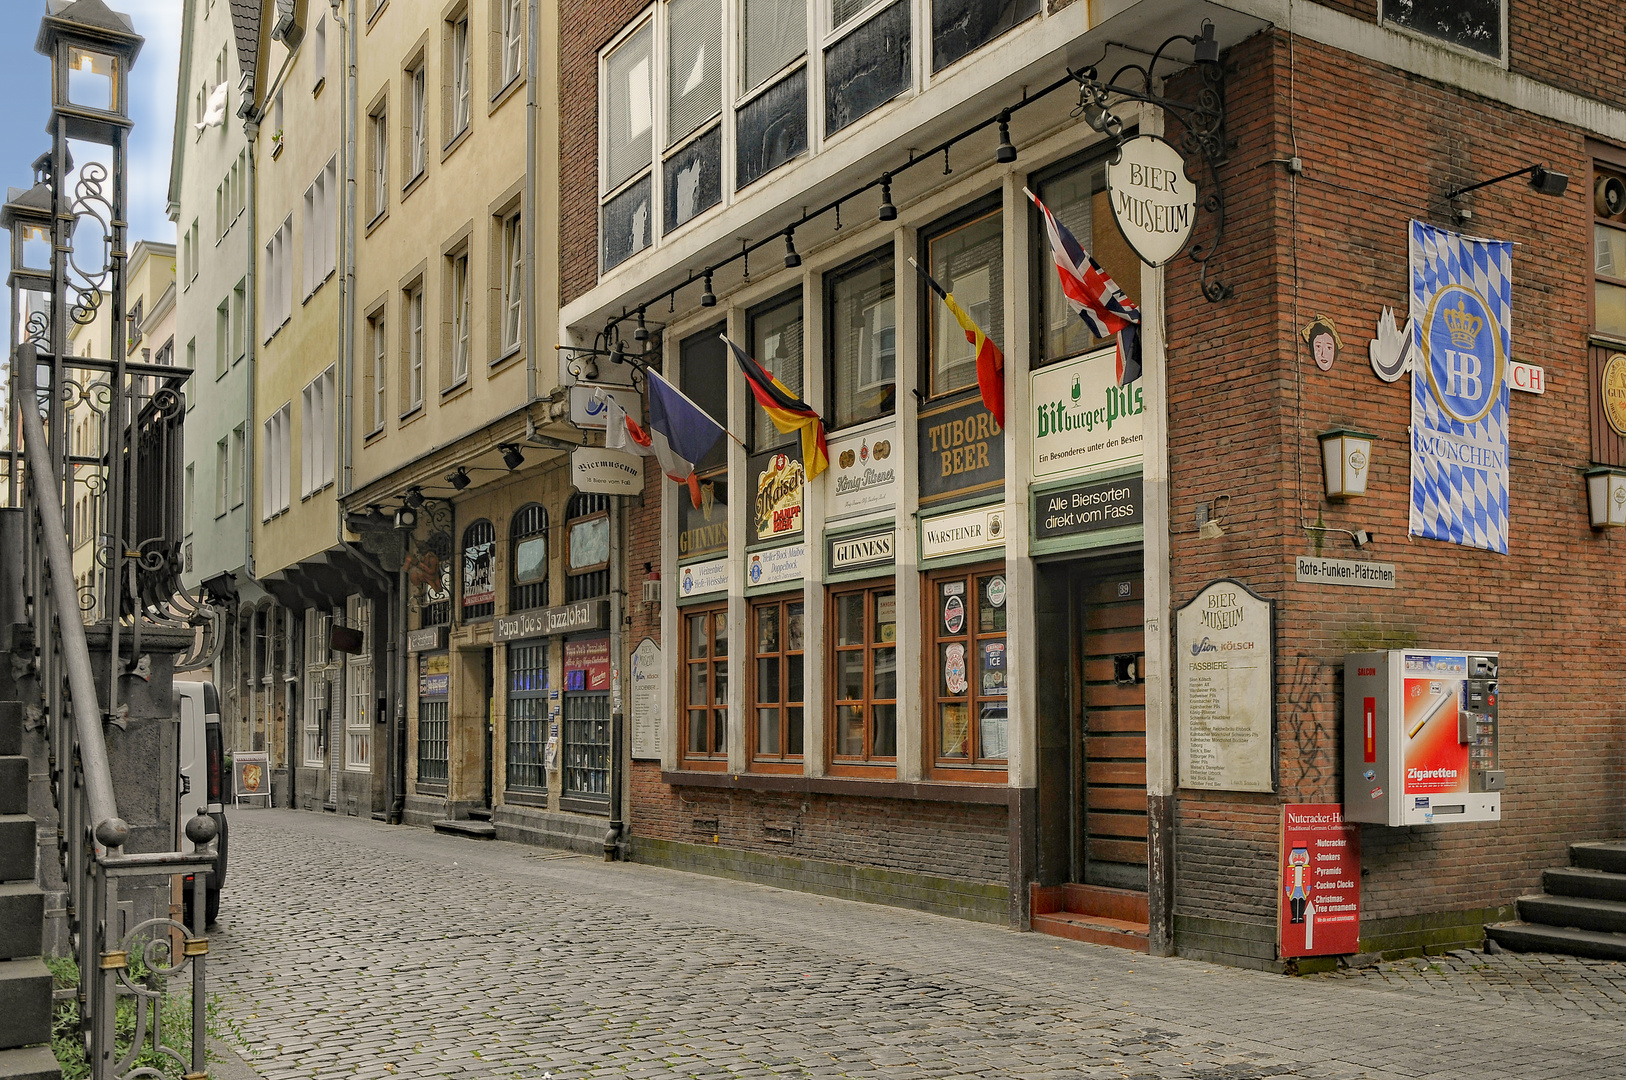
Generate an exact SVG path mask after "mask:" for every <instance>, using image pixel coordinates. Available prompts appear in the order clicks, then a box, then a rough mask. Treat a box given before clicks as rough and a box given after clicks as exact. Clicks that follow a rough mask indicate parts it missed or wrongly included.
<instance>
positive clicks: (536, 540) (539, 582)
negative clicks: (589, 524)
mask: <svg viewBox="0 0 1626 1080" xmlns="http://www.w3.org/2000/svg"><path fill="white" fill-rule="evenodd" d="M508 537H509V542H510V543H512V544H513V557H512V558H511V559H510V560H509V564H510V566H511V567H512V572H513V575H514V584H513V586H512V587H511V588H510V589H509V592H508V610H509V611H524V610H526V609H527V608H538V607H546V606H547V603H548V512H547V510H546V509H544V508H543V507H541V506H539V505H537V504H536V503H532V504H531V505H529V506H522V507H520V510H519V513H517V514H515V515H514V520H513V521H512V522H510V523H509V526H508Z"/></svg>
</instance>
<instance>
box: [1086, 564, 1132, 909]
mask: <svg viewBox="0 0 1626 1080" xmlns="http://www.w3.org/2000/svg"><path fill="white" fill-rule="evenodd" d="M1081 591H1082V594H1083V595H1082V598H1081V599H1082V601H1083V603H1082V605H1081V608H1082V610H1081V612H1080V622H1081V624H1082V625H1081V629H1082V631H1083V632H1082V635H1081V636H1082V643H1083V657H1082V660H1083V663H1082V667H1083V672H1084V680H1083V682H1084V694H1083V698H1084V710H1083V717H1082V720H1083V727H1084V740H1083V742H1084V800H1083V803H1084V806H1083V810H1084V814H1083V819H1084V820H1083V822H1082V823H1081V832H1082V834H1083V838H1084V844H1083V848H1084V850H1083V861H1084V881H1085V883H1086V884H1090V885H1107V886H1112V887H1114V888H1121V889H1139V890H1142V891H1144V890H1145V889H1146V887H1147V886H1146V682H1145V670H1144V669H1145V665H1146V629H1145V621H1146V612H1145V601H1144V590H1143V586H1142V580H1141V573H1140V570H1139V569H1138V568H1136V569H1134V570H1132V571H1126V572H1124V573H1123V574H1122V575H1115V576H1111V577H1104V578H1091V579H1089V580H1087V581H1086V582H1085V583H1084V587H1083V589H1082V590H1081Z"/></svg>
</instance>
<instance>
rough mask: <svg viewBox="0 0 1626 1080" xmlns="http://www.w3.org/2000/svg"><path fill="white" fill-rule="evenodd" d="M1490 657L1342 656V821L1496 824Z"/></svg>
mask: <svg viewBox="0 0 1626 1080" xmlns="http://www.w3.org/2000/svg"><path fill="white" fill-rule="evenodd" d="M1496 672H1497V654H1496V653H1493V652H1474V651H1466V652H1444V651H1434V650H1428V649H1396V650H1393V651H1390V652H1364V653H1350V654H1349V655H1348V656H1346V657H1344V817H1345V818H1346V819H1347V820H1349V821H1364V822H1368V823H1371V824H1374V825H1446V824H1450V823H1452V822H1458V821H1500V820H1501V818H1502V794H1501V793H1502V786H1503V783H1504V779H1505V775H1504V773H1503V772H1502V769H1501V764H1500V760H1499V756H1498V755H1499V751H1498V734H1499V733H1498V729H1497V697H1498V694H1497V674H1496Z"/></svg>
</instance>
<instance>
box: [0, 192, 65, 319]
mask: <svg viewBox="0 0 1626 1080" xmlns="http://www.w3.org/2000/svg"><path fill="white" fill-rule="evenodd" d="M53 217H54V215H53V214H52V212H51V185H49V184H46V183H38V184H35V185H34V186H33V187H31V188H29V189H27V190H26V191H24V190H22V189H21V188H9V189H7V191H6V204H5V206H3V207H0V229H6V230H7V231H9V232H10V233H11V275H10V277H9V278H8V279H7V284H9V285H11V287H12V288H14V289H17V290H18V291H21V292H28V291H38V292H48V291H50V288H51V220H52V218H53Z"/></svg>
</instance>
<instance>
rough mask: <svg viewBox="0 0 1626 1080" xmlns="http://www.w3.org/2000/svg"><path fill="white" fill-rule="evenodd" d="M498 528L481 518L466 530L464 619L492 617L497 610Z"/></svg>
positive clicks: (464, 544)
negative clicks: (496, 564) (496, 563)
mask: <svg viewBox="0 0 1626 1080" xmlns="http://www.w3.org/2000/svg"><path fill="white" fill-rule="evenodd" d="M496 560H497V529H496V527H495V526H494V525H492V524H491V522H489V521H487V520H485V519H484V518H481V519H480V520H479V521H476V522H475V523H474V524H472V525H470V526H469V527H468V528H466V529H464V530H463V618H464V620H468V619H484V618H488V617H489V616H490V615H491V614H492V612H494V611H496V609H497V577H496V567H495V566H494V565H493V564H494V563H495V562H496Z"/></svg>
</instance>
